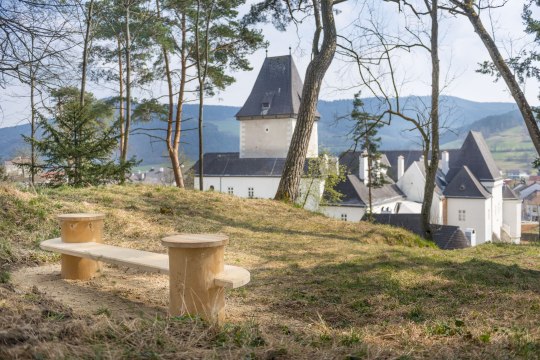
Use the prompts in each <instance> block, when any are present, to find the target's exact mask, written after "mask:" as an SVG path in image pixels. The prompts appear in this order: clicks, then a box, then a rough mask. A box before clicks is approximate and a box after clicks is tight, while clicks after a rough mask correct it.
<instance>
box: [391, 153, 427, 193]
mask: <svg viewBox="0 0 540 360" xmlns="http://www.w3.org/2000/svg"><path fill="white" fill-rule="evenodd" d="M425 183H426V178H425V176H424V173H423V172H422V170H420V168H419V167H418V163H417V162H416V161H415V162H413V163H412V164H411V166H409V168H408V169H407V170H406V171H405V173H404V174H403V176H401V177H400V178H399V180H398V181H397V183H396V184H397V186H398V187H399V188H400V190H401V191H403V193H404V194H405V195H406V196H407V200H410V201H416V202H422V201H424V186H425Z"/></svg>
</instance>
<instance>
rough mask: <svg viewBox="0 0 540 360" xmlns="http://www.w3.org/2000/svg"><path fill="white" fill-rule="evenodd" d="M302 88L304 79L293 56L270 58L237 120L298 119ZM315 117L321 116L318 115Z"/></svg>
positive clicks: (264, 64) (263, 66)
mask: <svg viewBox="0 0 540 360" xmlns="http://www.w3.org/2000/svg"><path fill="white" fill-rule="evenodd" d="M302 87H303V83H302V79H301V78H300V74H299V73H298V70H297V69H296V65H295V64H294V61H293V59H292V56H291V55H285V56H274V57H267V58H266V59H265V60H264V63H263V65H262V68H261V70H260V71H259V75H258V76H257V80H256V81H255V85H253V89H252V90H251V94H249V97H248V98H247V100H246V102H245V104H244V106H242V108H241V109H240V111H238V113H237V114H236V118H237V119H238V120H243V119H257V118H259V119H263V118H266V119H267V118H276V117H296V116H297V115H298V109H299V107H300V99H301V97H302ZM316 116H317V118H319V117H320V115H319V113H318V112H317V113H316Z"/></svg>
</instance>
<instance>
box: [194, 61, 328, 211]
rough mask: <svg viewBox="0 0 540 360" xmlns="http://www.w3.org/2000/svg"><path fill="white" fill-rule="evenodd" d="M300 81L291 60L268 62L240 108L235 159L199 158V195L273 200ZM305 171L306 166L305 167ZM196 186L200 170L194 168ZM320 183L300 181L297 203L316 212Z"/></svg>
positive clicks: (311, 150)
mask: <svg viewBox="0 0 540 360" xmlns="http://www.w3.org/2000/svg"><path fill="white" fill-rule="evenodd" d="M302 87H303V84H302V80H301V78H300V75H299V74H298V70H297V69H296V66H295V64H294V61H293V59H292V56H290V55H287V56H276V57H267V58H266V59H265V61H264V63H263V65H262V68H261V70H260V72H259V75H258V76H257V80H256V81H255V85H254V86H253V89H252V90H251V93H250V95H249V97H248V99H247V100H246V102H245V104H244V106H243V107H242V108H241V109H240V110H239V111H238V113H237V114H236V119H237V120H238V121H239V122H240V152H239V153H207V154H204V158H203V174H204V179H203V180H204V181H203V183H204V185H203V186H204V189H203V190H214V191H220V192H224V193H228V194H231V195H236V196H240V197H246V198H273V197H274V196H275V194H276V191H277V188H278V185H279V181H280V178H281V173H282V171H283V167H284V165H285V158H286V156H287V152H288V150H289V144H290V142H291V138H292V135H293V132H294V128H295V126H296V119H297V116H298V109H299V106H300V99H301V94H302ZM319 118H320V115H319V114H318V113H317V119H316V121H315V123H314V125H313V130H312V134H311V139H310V142H309V146H308V153H307V157H308V159H309V158H317V157H318V155H319V154H318V136H317V134H318V130H317V127H318V119H319ZM305 167H306V170H307V167H308V160H307V161H306V164H305ZM193 170H194V172H195V187H196V188H198V186H199V164H198V162H197V163H196V164H195V165H194V166H193ZM323 190H324V182H323V181H312V180H311V179H306V178H304V179H302V182H301V185H300V191H301V194H300V196H299V199H300V201H302V203H305V204H306V206H305V207H306V208H310V209H316V208H317V207H318V203H319V199H320V197H321V196H322V192H323Z"/></svg>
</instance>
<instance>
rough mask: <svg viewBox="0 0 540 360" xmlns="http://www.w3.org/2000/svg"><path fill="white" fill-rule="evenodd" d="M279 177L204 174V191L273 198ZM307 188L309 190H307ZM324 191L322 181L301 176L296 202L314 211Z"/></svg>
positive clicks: (197, 185)
mask: <svg viewBox="0 0 540 360" xmlns="http://www.w3.org/2000/svg"><path fill="white" fill-rule="evenodd" d="M279 181H280V178H279V177H270V176H265V177H262V176H261V177H258V176H205V177H204V184H203V186H204V191H218V192H222V193H225V194H229V195H234V196H239V197H242V198H256V199H273V198H274V196H275V195H276V192H277V189H278V186H279ZM194 186H195V189H197V190H199V177H195V183H194ZM308 190H309V191H308ZM323 191H324V181H321V180H318V179H315V180H312V179H308V178H303V179H302V180H301V181H300V196H299V197H298V199H297V203H298V204H300V205H302V206H303V207H304V208H306V209H308V210H312V211H315V210H317V209H318V207H319V202H320V200H321V196H322V194H323Z"/></svg>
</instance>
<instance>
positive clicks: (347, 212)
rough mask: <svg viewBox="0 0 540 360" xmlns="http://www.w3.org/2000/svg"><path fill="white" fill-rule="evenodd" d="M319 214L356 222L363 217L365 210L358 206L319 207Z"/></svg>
mask: <svg viewBox="0 0 540 360" xmlns="http://www.w3.org/2000/svg"><path fill="white" fill-rule="evenodd" d="M321 212H322V213H323V214H324V215H326V216H328V217H331V218H334V219H338V220H343V221H352V222H358V221H360V220H362V218H363V217H364V214H365V213H366V208H365V207H359V206H321Z"/></svg>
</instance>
